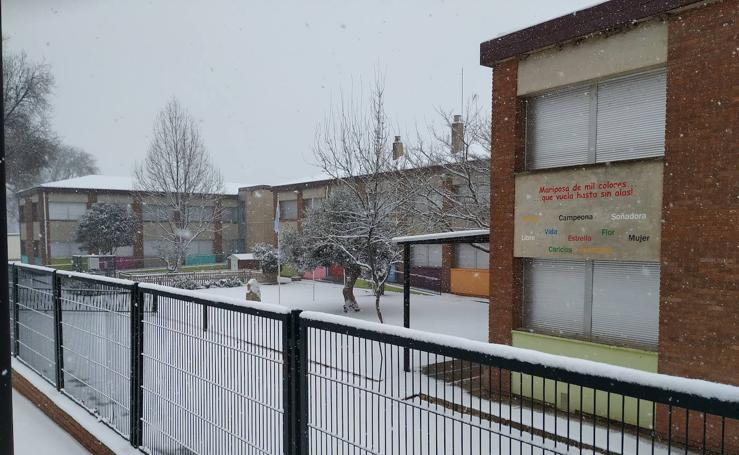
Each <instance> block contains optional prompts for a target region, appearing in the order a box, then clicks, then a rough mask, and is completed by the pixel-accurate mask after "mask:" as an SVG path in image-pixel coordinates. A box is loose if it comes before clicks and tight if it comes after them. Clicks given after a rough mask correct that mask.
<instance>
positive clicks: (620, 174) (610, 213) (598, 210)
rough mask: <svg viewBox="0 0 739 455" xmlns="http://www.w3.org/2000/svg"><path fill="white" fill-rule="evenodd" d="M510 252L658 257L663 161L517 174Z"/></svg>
mask: <svg viewBox="0 0 739 455" xmlns="http://www.w3.org/2000/svg"><path fill="white" fill-rule="evenodd" d="M515 185H516V214H515V223H514V236H515V237H514V247H513V254H514V256H516V257H530V258H546V259H555V258H556V259H605V260H609V259H610V260H625V261H659V259H660V258H659V254H660V230H661V219H662V161H647V162H636V163H616V164H607V165H606V164H604V165H601V166H591V167H586V168H579V169H562V170H552V171H541V172H534V173H530V174H521V175H517V176H516V183H515Z"/></svg>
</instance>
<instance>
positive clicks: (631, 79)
mask: <svg viewBox="0 0 739 455" xmlns="http://www.w3.org/2000/svg"><path fill="white" fill-rule="evenodd" d="M666 81H667V78H666V75H665V70H664V69H661V70H658V71H652V72H649V73H641V74H636V75H632V76H626V77H621V78H618V79H613V80H610V81H606V82H601V83H600V84H598V96H597V97H598V114H597V122H596V124H597V126H596V128H597V129H596V131H597V136H596V148H595V157H596V162H598V163H603V162H608V161H617V160H628V159H634V158H646V157H653V156H662V155H664V154H665V109H666V106H667V82H666Z"/></svg>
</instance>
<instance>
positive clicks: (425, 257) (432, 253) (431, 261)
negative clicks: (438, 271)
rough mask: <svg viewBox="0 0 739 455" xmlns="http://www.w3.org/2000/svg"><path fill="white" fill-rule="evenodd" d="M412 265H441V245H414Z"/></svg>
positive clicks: (412, 247)
mask: <svg viewBox="0 0 739 455" xmlns="http://www.w3.org/2000/svg"><path fill="white" fill-rule="evenodd" d="M411 266H412V267H441V245H412V246H411Z"/></svg>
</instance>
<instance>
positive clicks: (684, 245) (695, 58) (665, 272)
mask: <svg viewBox="0 0 739 455" xmlns="http://www.w3.org/2000/svg"><path fill="white" fill-rule="evenodd" d="M738 10H739V1H737V0H727V1H723V2H716V3H712V4H709V5H708V6H705V7H700V8H696V9H691V10H687V11H683V12H681V13H680V14H676V15H673V16H671V17H670V20H669V35H668V59H667V61H668V64H667V126H666V132H665V142H666V144H665V145H666V152H665V173H664V193H663V218H664V223H663V227H662V268H661V286H660V325H659V331H660V336H659V339H660V342H659V371H660V372H662V373H667V374H673V375H679V376H687V377H694V378H702V379H707V380H711V381H718V382H724V383H732V384H737V385H739V285H738V283H739V264H737V257H738V256H739V254H738V253H739V246H738V245H739V227H738V226H737V221H739V215H738V214H737V211H738V209H739V204H738V203H737V201H739V183H738V182H739V172H738V163H739V143H738V141H737V130H738V129H739V71H738V70H739V55H738V53H737V43H738V42H739V36H738V35H739V27H738V26H737V17H738V16H739V15H738V14H737V13H738V12H739V11H738Z"/></svg>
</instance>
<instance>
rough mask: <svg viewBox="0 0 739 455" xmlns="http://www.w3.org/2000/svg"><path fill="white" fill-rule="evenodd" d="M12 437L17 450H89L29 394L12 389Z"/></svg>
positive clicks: (68, 454)
mask: <svg viewBox="0 0 739 455" xmlns="http://www.w3.org/2000/svg"><path fill="white" fill-rule="evenodd" d="M13 430H14V433H13V437H14V439H15V453H16V454H18V455H34V454H44V453H49V454H51V453H53V454H55V455H79V454H83V453H89V452H87V450H85V448H84V447H82V446H81V445H80V444H79V443H78V442H77V441H75V439H74V438H73V437H72V436H70V435H69V433H67V432H66V431H64V430H62V429H61V428H59V427H58V426H57V425H56V424H55V423H54V422H53V421H52V420H51V419H50V418H48V417H46V414H44V413H43V412H41V410H39V409H38V408H37V407H36V406H34V405H33V403H31V402H30V401H28V399H27V398H26V397H24V396H23V395H21V394H19V393H18V392H16V391H15V390H14V391H13Z"/></svg>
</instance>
